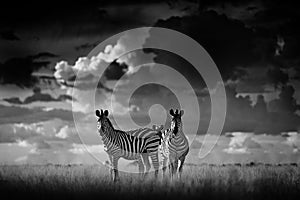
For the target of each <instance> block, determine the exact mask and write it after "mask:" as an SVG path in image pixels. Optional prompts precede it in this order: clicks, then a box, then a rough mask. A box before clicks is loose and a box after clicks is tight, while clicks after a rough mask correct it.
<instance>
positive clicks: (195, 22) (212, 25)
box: [148, 11, 260, 80]
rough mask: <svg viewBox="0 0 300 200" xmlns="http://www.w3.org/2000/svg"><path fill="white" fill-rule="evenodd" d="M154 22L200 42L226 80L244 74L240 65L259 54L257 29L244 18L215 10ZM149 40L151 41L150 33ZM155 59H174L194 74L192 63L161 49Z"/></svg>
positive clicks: (166, 60) (179, 66)
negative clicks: (190, 64) (243, 19)
mask: <svg viewBox="0 0 300 200" xmlns="http://www.w3.org/2000/svg"><path fill="white" fill-rule="evenodd" d="M155 26H159V27H165V28H171V29H175V30H177V31H180V32H182V33H184V34H186V35H188V36H190V37H192V38H193V39H195V40H196V41H197V42H199V44H201V45H202V46H203V47H204V48H205V49H206V51H207V52H208V53H209V54H210V56H211V57H212V58H213V60H214V61H215V63H216V65H217V66H218V68H219V70H220V72H221V75H222V77H223V79H224V80H228V79H233V80H235V79H238V78H239V77H241V76H243V75H245V71H244V70H242V69H240V68H238V67H239V66H245V65H250V64H252V63H254V62H256V61H257V60H259V57H260V56H259V55H258V54H256V52H255V51H254V49H255V45H256V44H255V42H254V40H255V38H256V37H257V36H256V33H255V32H253V31H252V30H251V29H248V28H246V27H245V26H244V24H243V23H242V22H239V21H237V20H230V19H228V18H227V17H226V16H224V15H218V14H217V13H216V12H213V11H210V12H203V13H200V14H198V15H193V16H184V17H181V18H180V17H172V18H170V19H168V20H160V21H158V22H157V23H156V24H155ZM150 35H151V30H150ZM148 42H151V36H150V39H149V40H148ZM154 52H155V51H154ZM156 53H157V52H156ZM155 61H156V62H159V63H163V64H166V65H169V66H172V65H174V63H175V65H174V66H177V67H176V69H178V70H179V71H182V70H186V71H188V72H187V73H186V74H190V76H192V75H193V76H194V74H195V73H192V71H191V70H188V68H191V67H182V66H183V65H182V62H178V61H177V60H175V61H174V59H165V55H164V54H161V53H160V52H158V53H157V57H156V58H155ZM176 62H178V63H179V64H176ZM198 79H199V78H198Z"/></svg>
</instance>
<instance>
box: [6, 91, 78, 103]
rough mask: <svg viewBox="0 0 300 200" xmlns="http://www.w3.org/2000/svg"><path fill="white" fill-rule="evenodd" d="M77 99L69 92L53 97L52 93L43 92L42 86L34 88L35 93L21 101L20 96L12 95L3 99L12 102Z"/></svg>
mask: <svg viewBox="0 0 300 200" xmlns="http://www.w3.org/2000/svg"><path fill="white" fill-rule="evenodd" d="M72 99H73V100H74V101H76V100H75V99H74V98H72V96H70V95H67V94H62V95H59V96H58V97H57V98H55V97H52V96H51V95H50V94H44V93H42V92H41V89H40V88H34V89H33V95H31V96H29V97H26V98H25V99H24V101H21V100H20V99H19V98H18V97H12V98H7V99H3V101H6V102H8V103H11V104H30V103H33V102H61V101H67V100H68V101H72Z"/></svg>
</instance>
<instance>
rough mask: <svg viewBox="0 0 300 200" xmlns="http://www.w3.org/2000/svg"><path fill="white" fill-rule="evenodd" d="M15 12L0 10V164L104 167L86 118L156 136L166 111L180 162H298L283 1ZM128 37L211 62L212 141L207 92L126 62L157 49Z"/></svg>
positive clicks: (295, 82)
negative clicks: (179, 136)
mask: <svg viewBox="0 0 300 200" xmlns="http://www.w3.org/2000/svg"><path fill="white" fill-rule="evenodd" d="M17 3H18V6H15V4H16V2H15V1H10V2H9V3H7V4H6V5H3V6H1V8H0V25H1V26H0V69H1V71H0V111H1V112H0V163H1V164H24V163H27V164H47V163H54V164H57V163H59V164H70V163H71V164H72V163H77V164H79V163H82V164H93V163H98V162H99V161H100V162H105V160H107V156H106V154H105V152H104V151H103V145H102V142H101V138H100V137H99V135H98V132H97V129H96V120H97V119H96V117H95V114H94V113H95V108H97V109H107V110H109V111H110V117H111V120H112V121H113V124H114V125H115V126H116V128H120V129H122V130H131V129H134V128H138V127H145V126H146V127H152V125H153V124H157V125H160V124H163V125H165V127H166V128H167V127H168V126H169V123H170V122H169V121H170V116H169V114H168V110H169V109H171V108H179V107H181V108H182V109H184V110H185V114H184V116H183V122H184V123H183V126H184V131H185V134H186V135H187V137H188V139H189V141H190V144H191V152H190V153H189V156H188V160H187V162H191V163H193V162H195V163H216V164H222V163H247V162H262V163H282V162H299V161H300V157H299V155H300V154H299V148H300V67H299V65H300V54H299V52H300V51H299V50H300V49H299V46H300V37H299V35H300V29H299V26H298V24H299V21H300V16H299V12H298V10H299V8H298V6H297V5H295V4H293V3H292V2H291V1H271V0H257V1H243V2H241V1H235V0H228V1H220V0H210V1H206V0H203V1H201V0H200V1H196V0H185V1H178V0H169V1H134V0H130V1H126V3H125V2H124V1H115V0H111V1H84V2H80V1H78V2H76V3H75V2H73V3H72V4H69V3H66V4H63V3H62V2H54V1H51V2H48V3H47V2H31V1H26V2H17ZM45 5H46V6H45ZM139 27H162V28H168V29H171V30H175V31H179V32H181V33H183V34H185V35H187V36H189V37H190V38H192V39H193V40H195V41H196V42H198V43H199V44H200V45H201V46H202V47H203V48H204V49H205V51H206V52H207V53H208V55H209V56H210V57H211V58H212V60H213V61H214V63H215V64H216V66H217V68H218V70H219V72H220V75H221V77H222V79H223V84H224V87H225V91H226V100H227V103H226V105H227V112H226V118H225V124H224V127H223V129H222V132H221V133H220V134H221V135H220V137H218V133H208V126H209V123H210V120H211V114H212V112H211V110H212V106H211V96H210V95H211V94H213V93H214V91H215V90H217V89H218V88H217V86H216V89H215V90H214V91H210V90H208V86H207V85H206V82H205V81H204V78H203V77H202V76H201V74H199V73H197V71H196V70H195V68H194V67H193V66H192V65H191V64H190V63H189V62H188V61H187V60H186V59H185V58H183V57H181V56H179V55H176V54H174V53H171V52H169V51H165V50H159V49H140V50H136V51H134V52H127V51H128V50H130V49H132V48H134V47H137V46H140V47H143V46H149V45H151V44H152V43H153V41H154V40H155V38H156V37H157V36H156V35H155V32H154V31H153V29H152V30H151V28H148V29H141V30H140V31H136V32H135V33H134V34H128V33H127V32H123V31H126V30H129V29H133V28H139ZM121 32H122V33H121ZM119 33H121V34H119ZM116 34H119V35H118V36H117V37H115V38H114V39H112V40H109V43H107V40H106V39H108V38H110V37H112V36H114V35H116ZM103 41H104V43H103ZM161 42H162V43H164V42H166V41H161ZM174 43H175V44H176V41H174ZM101 44H102V45H101ZM103 44H104V45H103ZM124 53H126V54H124ZM188 53H190V54H191V55H192V54H193V55H194V53H198V52H188ZM123 54H124V55H123ZM199 59H204V58H202V57H199ZM147 63H148V64H147ZM75 80H76V81H75ZM146 82H148V84H145V83H146ZM150 82H151V83H150ZM134 88H135V90H134V91H133V89H134ZM216 98H218V97H216ZM94 102H95V104H94ZM218 110H220V109H218V108H217V112H218ZM217 120H220V119H217ZM198 125H199V128H198V129H195V126H198ZM205 137H206V140H205V139H204V138H205ZM217 137H218V138H217ZM216 139H218V141H217V144H216V145H215V146H214V148H213V149H212V151H210V153H209V154H208V155H207V156H206V157H204V158H200V157H199V150H200V148H203V149H205V148H209V147H210V143H213V142H214V141H215V140H216ZM204 141H205V142H204ZM124 166H125V167H126V166H127V165H126V163H124Z"/></svg>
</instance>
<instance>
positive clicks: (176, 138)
mask: <svg viewBox="0 0 300 200" xmlns="http://www.w3.org/2000/svg"><path fill="white" fill-rule="evenodd" d="M183 114H184V111H183V110H181V111H179V110H176V111H175V112H174V110H173V109H171V110H170V115H171V116H172V120H171V128H170V129H167V130H165V131H164V132H163V134H162V138H163V139H162V144H161V146H160V151H161V154H162V159H163V174H165V171H166V167H167V161H169V170H170V174H171V178H173V176H174V174H175V173H177V172H178V171H179V177H181V173H182V169H183V164H184V161H185V157H186V155H187V154H188V152H189V143H188V140H187V138H186V136H185V135H184V133H183V131H182V127H183V125H182V120H181V117H182V115H183ZM178 161H180V166H179V169H178ZM177 170H178V171H177Z"/></svg>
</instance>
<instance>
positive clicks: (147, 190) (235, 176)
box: [0, 165, 300, 200]
mask: <svg viewBox="0 0 300 200" xmlns="http://www.w3.org/2000/svg"><path fill="white" fill-rule="evenodd" d="M120 179H121V180H120V182H119V183H113V182H112V181H111V180H110V176H109V172H108V169H107V168H106V167H104V166H100V165H99V166H98V165H93V166H84V165H69V166H61V165H45V166H32V165H21V166H9V165H5V166H1V167H0V192H1V194H2V195H5V196H6V197H7V198H20V197H24V198H25V197H27V198H36V199H74V198H75V199H79V198H80V199H81V198H89V199H104V198H109V199H126V198H129V199H135V198H138V199H153V198H172V199H264V200H265V199H298V198H299V194H300V168H299V167H298V166H295V165H285V166H267V165H254V166H244V165H241V166H239V165H226V166H212V165H201V166H185V168H184V172H183V176H182V179H181V180H174V181H173V182H170V181H169V180H168V179H161V177H160V178H159V180H156V179H154V177H153V174H150V175H149V177H148V178H147V179H146V180H142V179H140V177H139V176H138V175H137V174H128V173H120Z"/></svg>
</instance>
